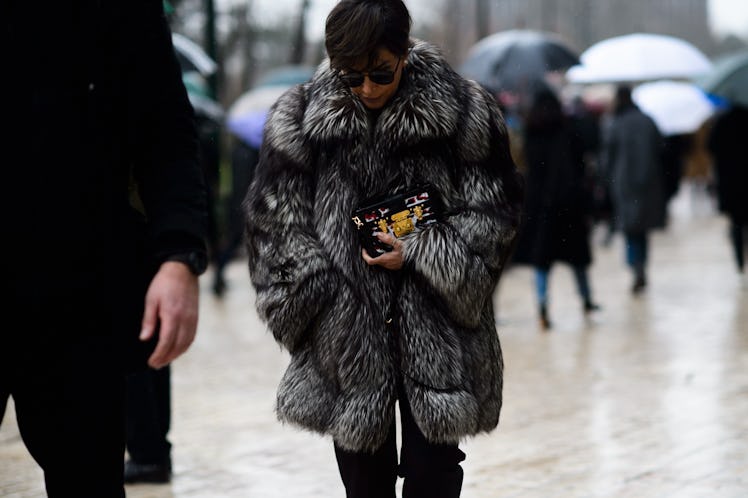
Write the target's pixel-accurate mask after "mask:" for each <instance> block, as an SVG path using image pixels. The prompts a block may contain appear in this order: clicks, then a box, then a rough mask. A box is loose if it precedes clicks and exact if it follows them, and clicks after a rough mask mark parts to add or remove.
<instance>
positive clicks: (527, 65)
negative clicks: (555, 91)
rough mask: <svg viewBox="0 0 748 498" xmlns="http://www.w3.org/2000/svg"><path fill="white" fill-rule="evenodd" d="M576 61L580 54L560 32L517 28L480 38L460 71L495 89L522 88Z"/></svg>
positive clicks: (576, 62) (577, 61)
mask: <svg viewBox="0 0 748 498" xmlns="http://www.w3.org/2000/svg"><path fill="white" fill-rule="evenodd" d="M575 64H579V57H578V56H577V54H576V53H575V52H574V51H573V50H572V49H571V48H570V47H569V46H568V45H567V44H566V43H564V41H563V40H562V39H561V38H560V37H559V36H557V35H555V34H553V33H547V32H543V31H533V30H526V29H516V30H509V31H502V32H499V33H495V34H493V35H491V36H488V37H486V38H483V39H482V40H480V41H478V43H476V44H475V45H473V47H472V48H471V49H470V51H469V52H468V55H467V58H466V59H465V61H464V62H463V64H462V66H461V67H460V70H459V72H460V73H461V74H462V75H463V76H465V77H467V78H470V79H473V80H476V81H477V82H478V83H481V84H482V85H484V86H486V87H488V88H490V89H492V90H493V91H499V90H520V89H522V88H523V87H525V86H527V85H528V84H530V83H532V82H533V81H535V80H539V79H542V78H543V77H544V76H545V74H546V73H548V72H549V71H561V70H565V69H568V68H569V67H571V66H573V65H575Z"/></svg>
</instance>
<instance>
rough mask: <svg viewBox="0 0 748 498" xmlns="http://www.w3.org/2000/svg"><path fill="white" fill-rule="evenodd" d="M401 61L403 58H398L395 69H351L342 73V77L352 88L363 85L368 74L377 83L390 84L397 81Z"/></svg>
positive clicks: (370, 79)
mask: <svg viewBox="0 0 748 498" xmlns="http://www.w3.org/2000/svg"><path fill="white" fill-rule="evenodd" d="M400 61H402V58H400V59H398V60H397V64H396V65H395V69H394V70H393V71H390V70H389V69H376V70H374V71H369V72H368V73H363V72H357V71H351V72H347V73H340V79H342V80H343V83H345V84H346V85H348V86H349V87H351V88H355V87H357V86H361V85H363V84H364V78H365V77H366V76H368V77H369V81H371V82H372V83H376V84H377V85H389V84H390V83H392V82H393V81H395V73H396V72H397V68H398V67H400Z"/></svg>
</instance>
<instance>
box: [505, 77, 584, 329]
mask: <svg viewBox="0 0 748 498" xmlns="http://www.w3.org/2000/svg"><path fill="white" fill-rule="evenodd" d="M579 130H580V129H579V126H578V123H576V122H574V121H573V120H572V119H571V118H569V117H567V116H565V115H564V112H563V108H562V106H561V102H560V101H559V99H558V97H557V96H556V95H555V94H554V93H553V91H552V90H551V89H549V88H540V89H538V90H537V91H536V92H534V94H533V95H532V96H531V101H530V106H529V109H528V112H527V115H526V116H525V119H524V140H523V142H524V144H525V147H524V148H525V160H526V164H527V171H526V173H525V178H526V185H527V195H526V197H525V210H524V221H523V223H522V228H521V230H520V237H519V242H518V244H517V249H516V251H515V253H514V257H513V258H512V261H513V262H515V263H526V264H530V265H532V266H533V267H534V269H535V290H536V293H537V301H538V315H539V319H540V325H541V327H542V328H543V329H544V330H547V329H549V328H550V327H551V320H550V317H549V312H548V306H549V297H548V279H549V275H550V270H551V266H552V265H553V263H554V262H557V261H561V262H564V263H567V264H569V265H570V266H571V268H572V271H573V273H574V278H575V280H576V285H577V292H578V293H579V295H580V298H581V300H582V310H583V312H584V313H585V314H588V313H590V312H592V311H595V310H597V309H599V306H598V305H597V304H596V303H595V302H594V300H593V299H592V291H591V289H590V283H589V276H588V267H589V265H590V264H591V262H592V251H591V249H590V242H589V238H590V225H591V222H592V220H591V205H592V201H591V194H590V192H589V191H588V189H587V187H588V183H587V182H586V177H587V174H586V165H585V160H584V154H585V151H586V148H587V147H586V145H587V144H586V143H585V142H584V140H583V137H582V136H581V135H580V132H579Z"/></svg>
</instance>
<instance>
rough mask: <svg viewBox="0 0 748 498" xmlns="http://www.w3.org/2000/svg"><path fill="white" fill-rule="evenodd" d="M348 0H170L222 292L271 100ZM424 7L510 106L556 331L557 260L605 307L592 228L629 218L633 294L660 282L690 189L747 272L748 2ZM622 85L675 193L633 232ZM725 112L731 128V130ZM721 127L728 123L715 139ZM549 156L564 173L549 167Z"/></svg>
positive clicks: (523, 244) (417, 29)
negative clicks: (726, 220) (621, 121)
mask: <svg viewBox="0 0 748 498" xmlns="http://www.w3.org/2000/svg"><path fill="white" fill-rule="evenodd" d="M332 4H334V2H333V1H332V0H317V1H315V0H282V1H281V0H279V1H276V2H267V1H263V0H254V1H253V0H244V1H239V0H169V1H168V2H165V6H166V10H167V13H168V15H169V17H170V23H171V25H172V29H173V32H174V43H175V48H176V49H177V52H178V56H179V58H180V62H181V64H182V67H183V77H184V82H185V84H186V86H187V89H188V91H189V94H190V98H191V101H192V103H193V106H194V107H195V110H196V112H197V115H198V118H199V124H200V130H201V134H202V137H203V157H204V163H205V174H206V178H207V180H208V184H209V186H210V191H211V192H210V193H211V212H212V229H211V235H210V241H209V244H210V251H211V262H212V266H213V269H214V271H213V273H212V275H213V276H212V277H211V278H213V281H212V289H213V292H214V293H215V294H216V295H217V296H221V295H223V293H224V292H225V291H226V290H227V288H228V283H227V282H226V279H225V276H224V271H223V269H224V268H225V266H226V265H227V264H228V263H229V262H230V261H232V260H233V259H234V258H236V257H238V256H239V255H240V254H241V251H242V250H243V248H242V245H241V240H242V235H243V234H242V230H243V227H242V220H241V215H240V210H239V206H240V203H241V201H242V198H243V196H244V193H245V192H246V188H247V185H248V184H249V181H250V179H251V175H252V170H253V167H254V163H255V161H256V160H257V157H258V150H259V147H260V144H261V141H262V126H263V123H264V119H265V115H266V112H267V110H268V108H269V107H270V106H271V105H272V104H273V102H274V101H275V100H276V99H277V98H278V97H279V96H280V95H281V94H282V93H283V92H284V91H285V90H286V89H288V88H289V87H290V86H291V85H294V84H297V83H300V82H304V81H306V80H308V79H309V78H311V77H312V75H313V73H314V70H315V67H316V65H317V64H318V63H319V62H320V61H321V60H322V58H323V57H324V55H325V54H324V47H323V43H322V25H323V21H324V14H323V13H324V12H327V11H328V10H329V8H330V7H331V6H332ZM409 7H410V8H411V9H412V11H413V14H414V16H413V17H414V33H415V35H416V36H417V37H419V38H424V39H427V40H429V41H432V42H434V43H436V44H438V45H439V46H440V47H441V48H442V50H443V51H444V53H445V55H446V56H447V58H448V60H449V61H450V62H451V63H452V65H453V67H454V68H455V70H457V71H458V72H459V73H461V74H463V75H464V76H467V77H469V78H472V79H475V80H476V81H478V82H479V83H481V84H482V85H483V86H484V87H485V88H486V89H487V90H488V91H490V92H491V93H492V94H493V95H494V96H495V97H496V99H497V101H498V102H499V104H500V105H501V107H502V109H503V111H504V113H505V117H506V120H507V124H508V126H509V131H510V134H511V138H512V152H513V155H514V158H515V161H516V162H517V164H518V166H519V167H520V169H521V170H522V171H523V172H524V173H525V176H526V178H527V179H528V181H529V182H530V194H531V195H530V196H529V199H528V206H527V213H528V217H529V218H530V219H529V220H528V223H527V225H526V230H525V236H524V237H523V239H522V240H521V241H520V247H519V248H518V252H517V256H516V258H515V262H516V263H518V264H525V263H526V264H530V265H533V266H534V267H535V269H536V270H538V274H537V275H536V276H537V291H538V304H539V306H540V309H539V313H540V319H541V324H542V325H543V326H544V327H545V328H549V327H550V319H549V318H548V317H547V316H546V314H545V313H544V301H545V300H547V296H546V295H545V294H544V292H545V291H544V288H545V287H547V278H548V271H549V270H550V266H551V264H552V263H553V262H554V261H563V262H566V263H569V264H570V265H571V266H572V268H573V269H574V272H575V276H576V277H577V287H578V291H579V293H580V297H581V299H582V302H583V307H584V309H585V311H586V312H591V311H594V310H596V309H597V307H598V305H597V303H595V302H594V299H593V297H592V289H591V284H590V282H588V281H587V278H586V272H585V268H586V266H587V265H589V262H590V260H591V248H590V236H591V230H592V229H593V228H595V227H596V226H604V227H606V229H605V232H606V234H607V235H606V236H605V238H604V240H603V243H605V242H606V241H607V242H609V241H610V239H611V238H612V237H613V234H614V233H615V232H616V231H617V230H621V231H622V232H623V233H624V235H626V241H627V255H626V256H627V258H628V262H629V264H630V265H631V266H632V271H633V272H634V281H633V284H632V291H633V292H635V293H636V292H640V291H642V290H643V289H644V287H645V285H646V276H645V274H644V270H643V265H644V263H645V262H646V244H645V245H644V246H643V248H642V247H641V245H642V236H641V233H644V234H645V235H646V231H647V230H649V229H656V228H663V227H664V226H666V225H667V205H668V203H669V202H670V201H671V200H672V199H673V197H674V196H675V195H676V193H677V192H678V191H679V190H680V189H681V188H683V189H690V190H694V191H698V192H703V193H704V194H705V195H708V196H712V197H714V199H715V203H716V204H718V205H719V207H720V208H721V209H722V211H723V212H724V213H725V214H726V215H727V216H728V217H730V219H731V221H732V224H731V232H730V234H728V237H729V239H730V240H731V243H732V244H733V246H734V254H735V258H736V265H737V266H738V268H739V269H742V267H743V261H742V254H743V252H742V251H743V249H742V247H743V246H744V244H745V240H744V237H743V233H744V230H745V228H744V226H745V218H746V215H745V214H744V213H745V207H744V206H743V205H742V204H744V203H745V201H743V200H742V199H740V198H741V197H742V189H744V188H745V187H744V186H745V185H747V184H748V182H746V180H745V169H746V168H744V167H742V168H741V167H737V169H738V170H740V171H738V172H737V174H738V175H741V174H742V176H737V177H734V178H732V179H730V180H727V181H722V182H720V181H719V179H720V175H719V172H720V170H724V171H723V174H722V176H725V175H732V174H736V173H734V172H731V171H730V170H731V168H733V167H732V163H736V162H739V160H738V159H737V157H738V156H737V155H736V154H738V155H739V150H736V149H735V147H737V146H736V145H734V144H735V140H736V139H735V136H736V134H737V131H736V130H738V129H740V126H745V110H744V109H745V107H748V23H746V22H745V21H746V19H748V13H746V11H748V4H746V3H745V2H741V1H740V0H735V1H732V0H682V1H678V2H673V1H669V0H655V1H652V0H605V1H594V2H593V1H591V0H565V1H555V0H450V1H446V0H441V1H434V0H432V1H428V2H427V1H417V0H412V1H411V2H409ZM741 19H742V20H743V24H745V25H744V26H743V27H744V28H745V29H744V30H742V31H741ZM622 89H625V90H627V91H630V100H631V101H630V102H629V105H630V106H632V107H634V108H637V109H639V110H641V111H642V113H643V114H645V115H646V116H648V117H649V118H651V120H652V121H653V122H654V124H655V126H656V131H657V133H658V134H659V135H658V137H659V138H657V139H656V140H655V142H656V143H657V146H658V148H659V150H658V151H657V155H658V157H657V159H656V161H655V164H654V165H653V166H651V167H650V168H649V169H652V168H655V169H657V170H658V177H657V178H655V181H656V185H655V186H654V187H653V188H655V189H656V190H657V192H656V194H655V195H656V196H658V197H659V200H660V204H659V205H658V206H657V209H655V211H659V216H655V218H660V219H655V220H648V221H647V223H646V225H647V227H646V228H641V227H639V228H637V229H636V230H635V231H636V232H637V233H635V234H633V235H634V237H633V238H632V237H629V235H632V234H631V230H630V229H627V228H626V227H624V226H623V225H622V219H621V216H622V213H623V212H624V210H623V208H622V207H620V206H619V212H618V214H616V195H615V194H616V187H617V186H620V178H618V179H616V177H615V172H614V171H613V169H612V168H613V167H614V163H615V161H614V159H613V156H612V155H611V154H612V153H613V152H612V151H613V148H612V143H611V139H610V133H609V130H608V129H607V128H608V127H609V125H610V124H611V122H612V121H614V119H613V118H614V117H615V115H616V113H617V111H616V109H617V107H616V106H619V107H620V103H617V102H616V92H617V91H620V90H622ZM538 99H546V100H545V104H543V106H541V107H542V108H540V109H539V108H537V106H536V108H535V109H534V110H533V105H534V104H537V103H538ZM549 99H550V100H549ZM549 106H550V107H549ZM549 113H550V114H549ZM554 113H558V115H557V116H554ZM721 118H725V119H721ZM562 119H563V123H564V124H563V125H561V122H560V120H562ZM741 120H742V121H741ZM556 121H558V122H556ZM719 121H728V122H730V123H731V124H730V125H729V126H721V127H717V126H716V124H717V123H718V122H719ZM551 122H553V123H555V124H553V123H551ZM741 123H742V125H741ZM556 125H558V126H560V127H561V128H564V129H567V128H571V131H570V135H569V136H568V137H566V138H562V139H559V140H560V141H561V142H563V143H564V144H567V145H568V144H572V145H571V149H569V148H568V147H566V145H565V146H564V147H565V149H564V152H563V154H568V155H570V157H571V159H569V161H567V163H569V162H571V163H573V164H566V165H564V164H558V161H556V162H555V163H554V164H551V165H550V166H542V168H541V165H545V164H546V163H548V160H549V159H548V158H551V157H555V158H558V157H559V154H560V151H559V150H558V147H559V145H555V146H554V145H549V140H548V135H547V133H548V129H547V128H548V126H550V127H551V128H553V127H554V126H556ZM717 128H721V129H723V130H724V129H727V130H728V133H721V135H722V136H721V137H720V138H719V139H715V133H713V132H714V131H715V129H717ZM730 130H731V131H730ZM567 131H569V130H567ZM567 131H565V132H564V133H566V132H567ZM730 133H732V135H733V137H730V136H729V135H730ZM725 135H728V136H727V138H725ZM554 147H556V149H554ZM716 148H718V149H716ZM619 152H620V151H619ZM718 158H721V159H720V160H719V161H718ZM640 162H641V161H640ZM744 162H745V161H743V163H744ZM533 164H535V166H534V168H533ZM544 168H545V169H547V170H548V171H551V172H552V174H549V173H547V172H539V171H540V169H544ZM645 169H646V168H645ZM558 175H562V176H561V177H559V176H558ZM629 176H630V175H629ZM549 182H550V184H554V185H557V186H559V185H563V184H567V185H573V186H574V188H573V189H569V188H567V189H566V190H565V191H564V190H563V189H562V188H559V189H556V191H555V193H554V196H555V200H554V201H553V202H550V201H547V199H546V201H542V202H539V200H538V199H536V198H535V197H534V195H533V194H532V192H533V190H534V189H539V191H542V192H547V190H548V184H549ZM564 182H566V183H564ZM542 197H544V198H547V197H548V196H546V195H543V196H542ZM565 197H568V198H569V199H573V202H571V201H570V200H569V199H567V200H564V198H565ZM736 199H739V200H737V201H736ZM617 202H618V203H619V204H620V203H621V202H623V201H622V200H621V199H618V201H617ZM554 203H555V204H554ZM541 204H542V205H541ZM572 204H573V205H572ZM737 204H741V205H740V206H738V205H737ZM647 209H648V210H649V211H650V212H651V211H652V210H653V209H654V208H653V207H652V206H649V207H648V208H647ZM558 210H561V211H563V212H564V213H565V214H564V216H565V217H564V219H562V220H556V222H557V224H563V225H564V226H567V227H569V226H572V227H573V228H572V229H571V231H570V232H569V233H567V232H563V233H559V232H558V230H557V229H554V228H553V227H549V226H548V224H547V223H545V222H543V223H540V225H542V226H540V227H539V226H538V225H539V224H538V223H537V220H539V219H540V220H546V219H547V217H548V213H551V212H555V211H558ZM624 224H625V223H624ZM639 225H641V223H639ZM554 230H556V231H555V232H554ZM639 232H641V233H639ZM567 236H569V237H571V238H572V241H573V243H571V244H566V245H565V246H564V247H552V246H553V244H552V243H551V242H549V241H552V240H554V239H559V238H561V239H565V238H566V237H567ZM643 242H644V243H646V237H644V241H643ZM632 244H633V245H632ZM642 251H644V252H643V253H642ZM632 257H633V258H634V259H636V258H639V259H641V258H642V257H643V258H644V262H643V263H642V262H639V263H637V262H636V261H633V262H632V260H631V258H632ZM637 264H639V266H640V268H638V269H637V268H636V265H637Z"/></svg>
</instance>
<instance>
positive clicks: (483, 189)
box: [404, 87, 523, 327]
mask: <svg viewBox="0 0 748 498" xmlns="http://www.w3.org/2000/svg"><path fill="white" fill-rule="evenodd" d="M466 101H467V104H466V107H467V109H466V111H465V113H464V114H463V115H464V116H465V118H464V123H462V125H461V126H460V127H459V130H460V131H459V132H458V136H457V156H458V161H459V164H458V165H457V166H456V168H455V169H456V175H455V183H456V184H455V188H456V191H457V195H456V198H458V199H459V204H458V205H456V206H455V209H454V210H452V211H451V214H450V215H449V216H448V217H447V218H446V220H445V222H444V223H438V224H436V225H434V226H432V227H429V228H427V229H425V230H422V231H418V232H415V233H414V234H412V235H410V236H408V238H407V239H406V240H405V244H404V251H405V261H406V266H407V267H409V268H411V269H412V270H413V271H415V272H416V273H418V274H419V275H421V276H422V277H423V278H425V280H426V281H427V282H428V284H429V285H430V286H431V287H432V288H433V289H434V290H435V292H436V293H437V294H438V295H439V296H440V297H441V298H442V299H443V300H444V302H445V303H446V305H447V307H448V309H449V311H450V314H451V315H452V317H453V318H454V319H455V320H457V321H458V322H460V323H461V324H463V325H465V326H468V327H475V326H477V325H478V322H479V320H480V315H481V313H480V312H481V310H482V309H483V307H484V306H485V305H486V301H487V300H490V299H491V298H492V295H493V291H494V288H495V287H496V284H497V283H498V279H499V276H500V274H501V270H502V268H503V265H504V264H505V263H506V260H507V259H508V256H509V255H510V253H511V250H512V248H513V245H514V240H515V238H516V235H517V230H518V226H519V220H520V213H521V206H522V197H523V186H522V180H521V176H520V175H519V173H518V172H517V169H516V167H515V165H514V162H513V160H512V157H511V154H510V152H509V141H508V135H507V132H506V128H505V125H504V121H503V118H502V117H501V114H500V112H499V110H498V108H497V107H496V105H495V102H494V101H493V98H492V97H491V96H489V95H488V94H486V93H485V92H483V91H482V90H480V89H479V88H477V87H471V88H470V89H469V90H468V92H467V96H466Z"/></svg>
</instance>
